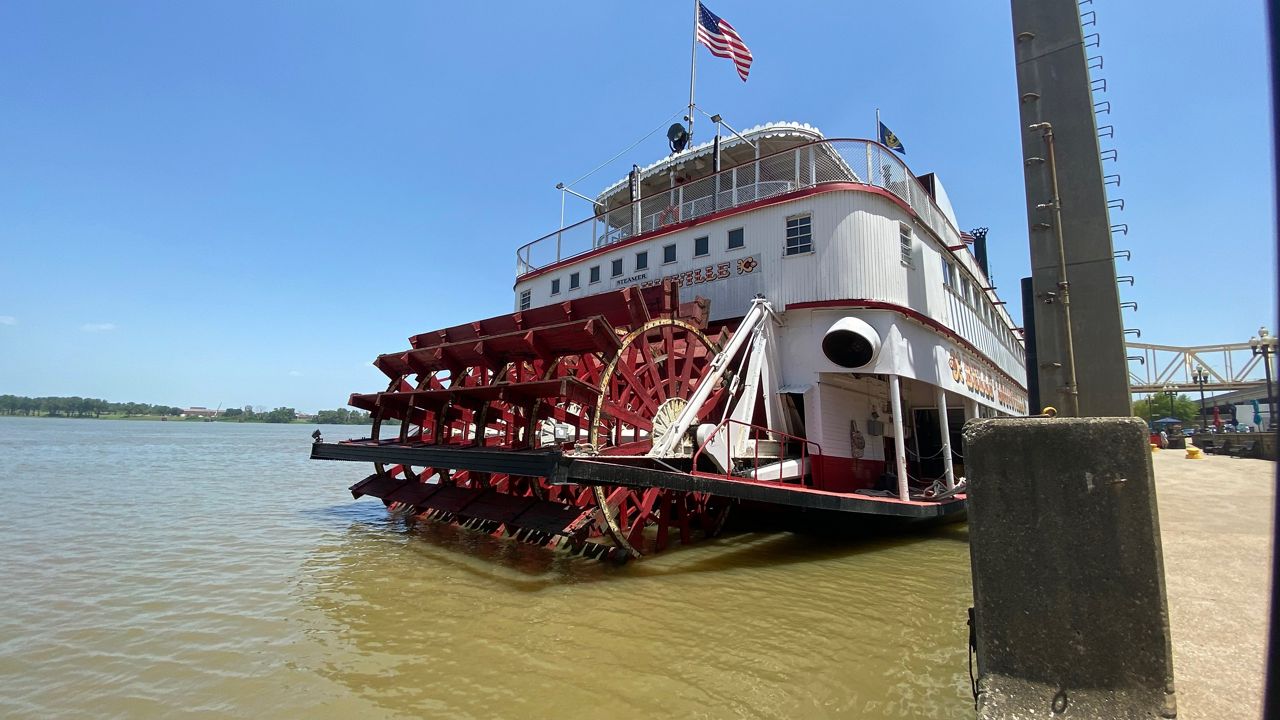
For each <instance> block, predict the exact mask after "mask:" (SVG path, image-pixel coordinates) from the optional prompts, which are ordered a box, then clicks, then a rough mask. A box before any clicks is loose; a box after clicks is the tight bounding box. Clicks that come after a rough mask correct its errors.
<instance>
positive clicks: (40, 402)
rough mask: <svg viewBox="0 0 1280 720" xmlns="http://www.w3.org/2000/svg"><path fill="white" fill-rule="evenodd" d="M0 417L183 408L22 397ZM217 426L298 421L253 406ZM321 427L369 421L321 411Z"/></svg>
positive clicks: (281, 411) (163, 413)
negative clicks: (231, 423) (234, 423)
mask: <svg viewBox="0 0 1280 720" xmlns="http://www.w3.org/2000/svg"><path fill="white" fill-rule="evenodd" d="M0 415H25V416H30V417H41V416H45V417H95V418H100V417H102V416H103V415H107V416H110V417H140V416H144V417H156V416H159V417H177V416H180V415H182V408H178V407H170V406H168V405H148V404H147V403H133V402H129V403H117V402H107V401H106V400H100V399H97V398H82V397H36V398H32V397H23V396H21V395H0ZM205 419H207V420H217V421H219V422H265V423H288V422H294V421H295V420H297V419H298V411H297V410H294V409H293V408H291V407H278V408H276V409H274V410H267V409H266V408H265V407H261V406H259V407H258V408H257V409H254V406H252V405H245V406H244V407H242V408H234V407H233V408H227V409H226V410H223V411H221V412H220V413H219V414H218V416H217V417H216V418H205ZM315 422H316V423H318V424H321V425H368V424H369V423H370V422H372V418H371V417H370V416H369V414H368V413H366V412H363V411H360V410H348V409H346V408H338V409H337V410H321V411H320V412H319V413H318V414H317V415H316V417H315Z"/></svg>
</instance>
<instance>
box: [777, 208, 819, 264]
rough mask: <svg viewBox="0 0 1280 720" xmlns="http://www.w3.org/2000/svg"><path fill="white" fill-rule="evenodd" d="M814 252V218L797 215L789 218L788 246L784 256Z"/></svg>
mask: <svg viewBox="0 0 1280 720" xmlns="http://www.w3.org/2000/svg"><path fill="white" fill-rule="evenodd" d="M808 252H813V216H812V215H796V216H795V217H789V218H787V245H786V248H785V249H784V250H783V253H782V254H783V255H800V254H801V253H808Z"/></svg>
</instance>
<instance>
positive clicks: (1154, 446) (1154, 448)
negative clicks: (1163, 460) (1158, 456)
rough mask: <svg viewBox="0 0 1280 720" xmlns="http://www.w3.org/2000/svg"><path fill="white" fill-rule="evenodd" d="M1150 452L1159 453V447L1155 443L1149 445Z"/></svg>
mask: <svg viewBox="0 0 1280 720" xmlns="http://www.w3.org/2000/svg"><path fill="white" fill-rule="evenodd" d="M1151 452H1160V446H1159V445H1157V444H1155V443H1151Z"/></svg>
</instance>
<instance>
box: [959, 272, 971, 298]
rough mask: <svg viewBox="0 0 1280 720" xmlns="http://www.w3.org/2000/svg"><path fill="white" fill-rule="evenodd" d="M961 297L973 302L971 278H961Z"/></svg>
mask: <svg viewBox="0 0 1280 720" xmlns="http://www.w3.org/2000/svg"><path fill="white" fill-rule="evenodd" d="M960 297H961V298H963V299H964V301H965V302H972V300H971V298H972V297H973V291H972V290H970V288H969V278H967V277H963V276H961V278H960Z"/></svg>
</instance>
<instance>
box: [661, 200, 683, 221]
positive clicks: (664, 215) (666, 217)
mask: <svg viewBox="0 0 1280 720" xmlns="http://www.w3.org/2000/svg"><path fill="white" fill-rule="evenodd" d="M674 222H680V208H678V207H676V206H675V205H668V206H667V209H666V210H663V211H662V212H660V213H658V224H659V225H669V224H671V223H674Z"/></svg>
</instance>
